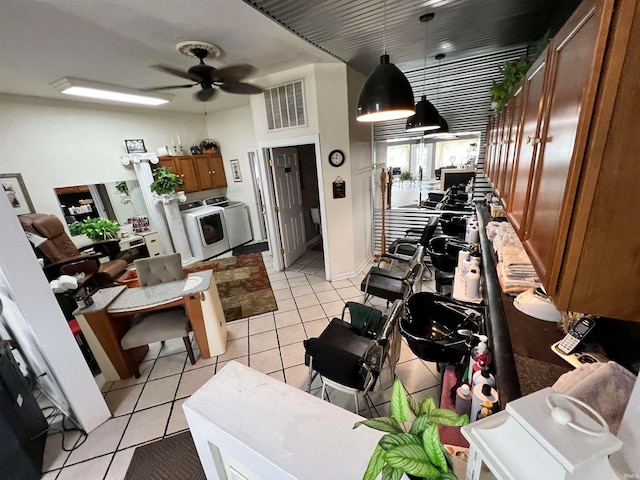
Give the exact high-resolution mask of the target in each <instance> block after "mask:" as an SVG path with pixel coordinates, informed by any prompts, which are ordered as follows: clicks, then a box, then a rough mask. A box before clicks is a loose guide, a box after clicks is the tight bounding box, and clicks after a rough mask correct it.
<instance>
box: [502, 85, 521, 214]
mask: <svg viewBox="0 0 640 480" xmlns="http://www.w3.org/2000/svg"><path fill="white" fill-rule="evenodd" d="M523 97H524V87H523V86H522V85H521V86H519V87H518V88H517V89H516V91H515V93H514V94H513V96H512V97H511V99H510V100H509V103H508V104H507V121H508V130H506V132H505V136H504V139H505V140H504V141H505V148H506V153H505V159H504V168H503V173H502V175H501V176H500V180H499V182H498V184H499V189H500V200H502V204H503V205H504V208H505V209H506V208H507V205H508V204H509V195H510V193H511V180H512V178H513V164H514V161H515V157H516V150H517V148H518V138H519V134H518V133H519V130H520V125H521V123H520V117H521V114H522V98H523ZM505 129H507V126H506V125H505Z"/></svg>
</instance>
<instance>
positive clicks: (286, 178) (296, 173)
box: [271, 147, 307, 268]
mask: <svg viewBox="0 0 640 480" xmlns="http://www.w3.org/2000/svg"><path fill="white" fill-rule="evenodd" d="M271 153H272V157H271V158H272V160H273V165H272V167H271V168H272V171H273V185H274V188H275V194H276V207H277V212H278V225H279V226H280V237H281V238H282V248H283V250H284V252H283V255H282V256H283V258H284V268H287V267H289V266H291V264H293V262H295V261H296V260H297V259H298V258H300V256H301V255H302V254H303V253H304V252H305V251H306V250H307V245H306V240H307V239H306V236H305V233H304V216H303V210H302V191H301V189H300V170H299V168H298V151H297V149H296V148H292V147H289V148H274V149H273V150H272V152H271Z"/></svg>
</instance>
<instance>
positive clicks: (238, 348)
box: [42, 250, 440, 480]
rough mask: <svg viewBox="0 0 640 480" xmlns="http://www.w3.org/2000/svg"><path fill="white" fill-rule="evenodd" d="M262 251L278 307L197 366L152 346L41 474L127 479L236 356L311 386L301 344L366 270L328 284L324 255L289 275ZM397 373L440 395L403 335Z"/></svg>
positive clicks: (50, 447) (239, 324)
mask: <svg viewBox="0 0 640 480" xmlns="http://www.w3.org/2000/svg"><path fill="white" fill-rule="evenodd" d="M263 256H264V259H265V265H266V267H267V271H268V273H269V277H270V280H271V285H272V288H273V291H274V295H275V297H276V300H277V303H278V310H277V311H275V312H271V313H266V314H263V315H258V316H255V317H250V318H249V319H242V320H237V321H234V322H231V323H229V324H228V325H227V329H228V335H229V340H228V346H227V351H226V352H225V353H224V355H220V356H219V357H215V358H209V359H206V360H205V359H201V358H199V351H198V350H197V349H195V353H196V359H197V362H196V364H195V365H191V364H190V362H189V361H188V359H187V355H186V352H185V348H184V344H183V342H182V340H181V339H176V340H171V341H167V342H166V343H165V345H164V346H163V347H161V345H160V344H153V345H151V348H150V351H149V354H148V355H147V357H146V358H145V360H144V361H143V362H142V364H141V366H140V373H141V376H140V378H138V379H135V378H129V379H126V380H122V381H119V382H113V383H108V384H106V385H104V387H103V393H104V397H105V401H106V402H107V404H108V405H109V408H110V409H111V411H112V413H113V417H112V418H111V419H109V420H108V421H107V422H105V423H104V424H102V425H101V426H100V427H99V428H97V429H96V430H94V431H93V432H91V433H90V434H89V435H88V437H87V439H86V441H85V442H84V443H83V444H82V445H81V446H79V447H78V448H76V449H74V450H73V451H72V452H69V451H65V450H64V449H63V447H62V443H63V436H62V434H61V433H55V434H50V435H49V436H48V437H47V443H46V448H45V456H44V464H43V472H44V474H43V477H42V478H43V479H45V480H54V479H56V480H64V479H78V478H87V479H89V478H90V479H104V480H119V479H123V478H124V476H125V473H126V471H127V468H128V465H129V462H130V461H131V457H132V455H133V452H134V450H135V447H137V446H140V445H144V444H145V443H149V442H152V441H156V440H158V439H160V438H163V437H166V436H169V435H173V434H175V433H178V432H182V431H184V430H185V429H187V428H188V426H187V422H186V420H185V417H184V414H183V412H182V404H183V403H184V401H185V400H186V399H187V398H188V397H189V396H190V395H192V394H193V393H194V392H195V391H196V390H198V388H200V387H201V386H202V385H203V384H204V383H206V382H207V381H208V380H209V379H211V377H213V376H214V375H215V373H216V372H217V371H220V369H221V368H223V367H224V366H225V365H226V363H227V362H229V361H231V360H235V361H238V362H241V363H243V364H245V365H248V366H250V367H251V368H255V369H256V370H258V371H260V372H262V373H264V374H267V375H269V376H271V377H274V378H276V379H278V380H280V381H283V382H286V383H287V384H289V385H292V386H294V387H296V388H300V389H306V384H307V375H308V368H307V367H306V366H305V365H304V347H303V345H302V341H303V340H305V339H307V338H310V337H314V336H318V335H320V333H321V332H322V331H323V330H324V328H325V327H326V326H327V324H328V322H329V321H330V319H331V318H333V317H334V316H339V315H340V314H341V312H342V308H343V306H344V302H345V301H348V300H353V301H358V302H362V299H363V297H362V294H361V293H360V282H361V280H362V278H363V277H364V273H363V274H361V275H358V276H356V277H354V278H351V279H348V280H340V281H336V282H327V281H325V279H324V263H323V261H322V252H316V251H312V250H309V251H308V252H307V253H305V254H304V255H303V256H302V257H301V258H300V259H299V260H298V261H297V262H296V263H295V264H294V265H293V266H292V267H290V268H289V269H287V271H286V272H275V271H274V270H273V267H272V258H271V256H270V255H269V253H268V252H263ZM366 270H368V268H367V269H366ZM422 288H423V290H432V284H431V283H428V282H427V283H425V284H424V285H423V287H422ZM373 303H374V304H375V305H377V306H378V307H379V308H381V309H384V308H385V306H386V302H385V301H383V300H382V301H380V300H376V299H374V300H373ZM396 375H397V376H398V377H399V378H400V379H401V380H402V382H403V384H404V385H405V388H406V389H407V391H408V393H410V394H412V395H413V396H414V398H416V400H421V399H422V398H424V397H425V396H427V395H429V396H433V397H434V398H435V399H436V400H437V399H439V395H440V391H439V389H440V384H439V383H440V380H439V378H440V377H439V374H438V372H437V370H436V365H435V364H434V363H429V362H424V361H422V360H420V359H418V358H417V357H415V355H413V353H412V352H411V350H410V349H409V348H408V346H407V345H406V343H404V340H403V345H402V354H401V358H400V362H399V364H398V366H397V368H396ZM312 387H313V388H312V391H311V393H312V394H313V395H316V396H320V381H319V379H316V381H315V382H314V384H313V385H312ZM390 393H391V389H390V388H388V389H386V390H385V391H383V390H381V388H380V386H379V385H377V386H376V389H375V390H374V391H373V392H372V393H371V398H372V401H373V403H374V405H375V407H374V411H373V412H372V413H373V415H377V416H383V415H389V414H390V407H389V399H390V398H389V397H390ZM328 395H329V399H330V401H331V402H332V403H334V404H335V405H338V406H340V407H343V408H347V409H349V410H353V409H354V408H355V404H354V401H353V397H352V396H350V395H346V394H344V393H342V392H339V391H333V390H332V389H330V388H329V389H328ZM360 407H361V411H360V413H361V414H362V415H365V416H366V415H367V410H366V407H365V406H364V402H363V401H361V402H360ZM77 438H78V435H77V433H74V432H67V433H66V434H65V436H64V444H65V447H66V448H67V449H69V448H70V447H71V446H73V444H74V442H75V441H76V440H77Z"/></svg>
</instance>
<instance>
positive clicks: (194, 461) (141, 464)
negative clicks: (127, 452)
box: [124, 431, 206, 480]
mask: <svg viewBox="0 0 640 480" xmlns="http://www.w3.org/2000/svg"><path fill="white" fill-rule="evenodd" d="M124 478H125V480H169V479H171V480H206V477H205V475H204V470H202V465H201V464H200V458H199V457H198V452H197V451H196V446H195V445H194V443H193V439H192V438H191V432H189V431H186V432H182V433H179V434H177V435H173V436H171V437H167V438H163V439H162V440H158V441H157V442H153V443H149V444H147V445H143V446H142V447H138V448H136V450H135V451H134V452H133V457H132V458H131V463H129V469H128V470H127V474H126V475H125V477H124Z"/></svg>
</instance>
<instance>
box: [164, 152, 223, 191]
mask: <svg viewBox="0 0 640 480" xmlns="http://www.w3.org/2000/svg"><path fill="white" fill-rule="evenodd" d="M159 160H160V161H159V163H158V165H157V166H158V167H168V168H170V169H171V170H173V171H174V172H176V173H177V174H178V175H179V176H180V178H181V179H182V180H183V181H184V187H183V190H184V192H185V193H192V192H199V191H202V190H211V189H214V188H221V187H226V186H227V178H226V176H225V173H224V165H223V163H222V156H221V155H220V154H219V153H213V154H205V155H177V156H173V157H159Z"/></svg>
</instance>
